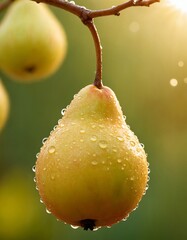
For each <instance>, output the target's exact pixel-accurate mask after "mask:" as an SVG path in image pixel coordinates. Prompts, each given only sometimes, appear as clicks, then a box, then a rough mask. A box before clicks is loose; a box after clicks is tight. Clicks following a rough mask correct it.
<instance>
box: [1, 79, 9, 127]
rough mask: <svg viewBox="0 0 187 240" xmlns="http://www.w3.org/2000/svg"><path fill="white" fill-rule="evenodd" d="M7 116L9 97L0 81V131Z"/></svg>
mask: <svg viewBox="0 0 187 240" xmlns="http://www.w3.org/2000/svg"><path fill="white" fill-rule="evenodd" d="M8 114H9V97H8V94H7V91H6V89H5V87H4V86H3V83H2V81H1V80H0V131H1V130H2V128H3V127H4V125H5V123H6V121H7V118H8Z"/></svg>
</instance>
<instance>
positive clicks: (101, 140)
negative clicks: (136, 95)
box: [35, 85, 148, 230]
mask: <svg viewBox="0 0 187 240" xmlns="http://www.w3.org/2000/svg"><path fill="white" fill-rule="evenodd" d="M35 174H36V184H37V188H38V190H39V194H40V196H41V199H42V201H43V202H44V204H45V205H46V208H47V209H48V211H50V212H51V213H53V214H54V215H55V216H56V217H57V218H58V219H59V220H62V221H64V222H66V223H69V224H71V225H73V226H82V227H83V228H84V229H86V230H87V229H91V230H93V229H94V228H98V227H101V226H111V225H112V224H114V223H117V222H118V221H120V220H122V219H125V218H127V216H128V215H129V213H130V212H131V211H132V210H134V209H135V208H136V207H137V205H138V203H139V201H140V200H141V198H142V196H143V194H144V193H145V190H146V184H147V180H148V164H147V160H146V154H145V151H144V149H143V147H142V145H141V144H140V143H139V141H138V138H137V137H136V136H135V135H134V133H133V132H132V131H131V130H130V129H129V127H128V125H127V124H126V122H125V118H124V116H123V113H122V110H121V107H120V105H119V102H118V100H117V98H116V96H115V94H114V92H113V91H112V90H111V89H110V88H108V87H102V88H101V89H98V88H97V87H95V86H94V85H89V86H86V87H85V88H83V89H82V90H81V91H80V92H79V93H78V94H77V95H76V96H75V97H74V99H73V101H72V102H71V104H70V105H69V107H68V108H67V110H66V111H65V113H64V116H63V118H62V119H61V120H59V121H58V125H57V126H56V128H55V129H54V131H53V132H51V134H50V136H49V138H48V139H47V140H46V141H45V142H44V145H43V147H42V148H41V151H40V153H39V155H38V159H37V161H36V166H35Z"/></svg>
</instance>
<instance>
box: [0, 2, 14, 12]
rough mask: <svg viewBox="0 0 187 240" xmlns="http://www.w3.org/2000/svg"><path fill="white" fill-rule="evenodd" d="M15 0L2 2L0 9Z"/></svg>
mask: <svg viewBox="0 0 187 240" xmlns="http://www.w3.org/2000/svg"><path fill="white" fill-rule="evenodd" d="M13 1H14V0H5V1H3V2H2V3H1V4H0V11H2V10H4V9H5V8H7V7H8V6H9V5H10V4H11V3H12V2H13Z"/></svg>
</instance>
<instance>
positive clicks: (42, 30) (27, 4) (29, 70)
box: [0, 0, 67, 82]
mask: <svg viewBox="0 0 187 240" xmlns="http://www.w3.org/2000/svg"><path fill="white" fill-rule="evenodd" d="M66 48H67V43H66V35H65V32H64V30H63V27H62V25H61V24H60V23H59V22H58V20H57V19H56V17H55V16H54V15H53V13H52V12H51V11H50V10H49V9H48V8H47V6H46V5H44V4H37V3H36V2H32V1H28V0H19V1H15V2H14V3H12V4H11V6H10V8H9V9H8V11H7V13H6V15H5V17H4V19H3V20H2V23H1V25H0V68H1V69H2V70H3V71H4V72H5V73H6V74H7V75H9V76H10V77H11V78H13V79H16V80H19V81H22V82H31V81H35V80H40V79H42V78H45V77H48V76H49V75H51V74H52V73H54V72H55V71H56V70H57V69H58V67H59V66H60V64H61V63H62V61H63V60H64V57H65V54H66Z"/></svg>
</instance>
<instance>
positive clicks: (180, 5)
mask: <svg viewBox="0 0 187 240" xmlns="http://www.w3.org/2000/svg"><path fill="white" fill-rule="evenodd" d="M168 3H169V5H171V6H173V7H174V8H176V9H178V10H180V11H181V12H183V13H187V0H168Z"/></svg>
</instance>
